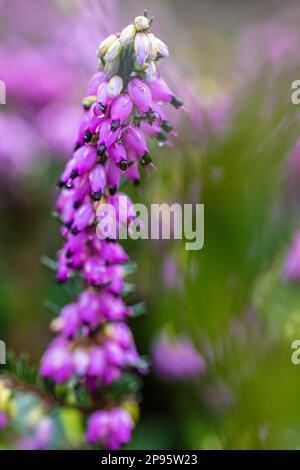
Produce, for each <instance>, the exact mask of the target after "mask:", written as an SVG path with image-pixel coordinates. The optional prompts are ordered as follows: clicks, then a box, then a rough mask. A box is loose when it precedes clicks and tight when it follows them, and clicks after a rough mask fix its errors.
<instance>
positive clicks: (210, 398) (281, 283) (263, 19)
mask: <svg viewBox="0 0 300 470" xmlns="http://www.w3.org/2000/svg"><path fill="white" fill-rule="evenodd" d="M298 3H299V2H297V1H296V0H295V1H285V2H284V4H283V2H281V1H276V0H269V1H251V2H247V3H244V2H243V3H242V2H240V1H238V0H235V1H234V0H231V1H229V0H228V1H225V0H224V1H221V0H213V1H212V0H197V1H196V0H185V1H184V2H182V1H179V0H164V2H161V1H159V0H148V1H147V2H146V1H137V0H122V1H121V0H119V1H118V0H110V1H103V0H82V1H76V0H52V1H50V0H40V1H37V0H26V1H25V0H0V8H1V15H0V79H1V80H4V81H5V83H6V87H7V97H6V100H7V103H6V105H1V106H0V218H1V222H0V226H1V230H0V337H1V339H3V340H5V342H6V344H7V346H8V348H9V349H13V350H15V351H17V352H22V351H28V352H29V354H30V357H31V360H32V362H38V360H39V358H40V356H41V355H42V353H43V351H44V349H45V346H46V344H47V343H48V341H49V339H50V333H49V331H48V324H49V321H50V320H51V318H53V315H54V314H55V313H56V311H55V309H56V306H57V305H62V304H63V303H64V302H65V301H66V300H67V299H68V292H66V291H65V290H64V289H62V288H61V287H60V286H57V285H56V284H55V281H54V279H53V277H54V276H53V273H52V272H51V271H50V272H49V270H48V269H46V268H45V266H44V265H43V263H41V257H42V256H43V255H48V256H50V257H55V253H56V251H57V250H58V248H59V246H60V239H59V235H58V223H57V221H56V220H55V219H54V218H52V217H51V211H52V207H53V204H54V201H55V198H56V196H57V190H56V182H57V179H58V176H59V174H60V172H61V169H62V167H63V165H64V162H65V161H66V159H67V158H69V156H70V154H71V151H72V148H73V143H74V138H75V135H76V126H77V123H78V119H79V115H80V102H81V97H82V96H83V94H84V90H85V86H86V83H87V80H88V78H89V76H90V75H91V74H92V73H93V72H94V71H95V68H96V59H95V50H96V48H97V46H98V44H99V42H100V41H101V40H102V39H103V38H104V37H105V36H106V35H107V34H109V33H111V32H113V31H117V30H119V29H120V28H121V27H122V26H124V25H126V24H128V22H129V21H130V20H131V19H132V18H133V17H134V16H136V15H137V14H141V13H142V12H143V10H144V8H148V9H149V10H150V13H151V14H153V15H154V16H155V24H154V31H155V32H156V33H157V34H158V35H159V36H160V37H161V38H162V39H163V40H164V41H165V42H166V43H167V44H168V45H169V48H170V52H171V57H170V58H169V59H168V60H166V61H165V64H164V65H163V69H164V70H163V73H164V75H165V77H166V79H167V80H168V81H169V82H170V84H171V85H172V87H173V88H174V89H175V90H176V92H177V93H178V95H180V96H182V97H183V99H184V100H185V103H186V108H187V110H188V113H182V114H181V115H180V117H178V116H176V117H175V116H171V117H172V118H175V119H176V121H175V123H176V128H177V130H178V138H177V139H176V146H175V147H174V148H172V149H171V150H170V149H168V148H167V149H164V148H162V149H160V148H158V146H155V145H154V146H153V147H152V148H151V154H152V157H153V160H154V161H155V163H156V165H157V167H158V172H157V173H156V174H155V175H154V176H152V177H151V178H147V180H146V181H145V184H144V185H143V187H142V188H141V189H139V191H136V190H135V189H131V190H130V194H131V196H132V198H133V200H134V201H135V202H144V203H146V204H150V203H152V202H169V203H172V202H181V203H203V204H205V246H204V248H203V249H202V250H201V251H199V252H193V251H186V250H185V245H184V241H182V242H180V241H172V240H170V241H166V240H163V241H150V240H149V241H145V240H144V241H135V242H128V250H129V252H130V254H131V257H132V258H133V259H134V260H136V261H137V262H138V265H139V270H138V274H137V275H136V278H135V281H136V282H137V285H138V289H137V294H136V296H137V299H138V300H143V299H144V300H145V301H146V305H147V314H146V315H143V316H141V317H139V318H137V319H135V320H134V321H132V327H133V330H134V333H135V337H136V341H137V344H138V347H139V350H140V351H141V353H143V354H146V355H149V356H150V360H151V361H152V364H153V367H152V368H151V372H150V374H149V375H148V376H147V377H146V378H145V380H144V387H143V397H142V399H141V419H140V422H139V425H138V428H137V431H136V432H135V435H134V440H133V443H132V444H131V447H132V448H140V449H166V448H172V449H256V448H262V449H265V448H274V449H278V448H298V447H299V446H300V408H299V406H298V396H299V393H300V365H299V366H298V367H297V366H296V365H293V364H292V362H291V354H292V349H291V344H292V342H293V341H294V340H295V339H300V285H299V283H298V280H299V279H300V241H299V238H297V232H298V230H299V209H300V191H299V187H298V185H299V183H300V143H299V142H298V138H299V135H300V114H299V107H297V106H295V105H292V103H291V84H292V82H293V81H294V80H297V79H300V59H299V57H300V54H299V51H300V30H299V19H300V7H299V5H298ZM177 114H178V113H177Z"/></svg>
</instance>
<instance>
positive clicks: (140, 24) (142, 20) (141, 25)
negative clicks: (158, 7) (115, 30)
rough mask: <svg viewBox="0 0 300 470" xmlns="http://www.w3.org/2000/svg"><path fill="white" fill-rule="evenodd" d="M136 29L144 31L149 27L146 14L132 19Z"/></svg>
mask: <svg viewBox="0 0 300 470" xmlns="http://www.w3.org/2000/svg"><path fill="white" fill-rule="evenodd" d="M134 26H135V27H136V29H137V31H146V30H147V29H149V27H150V21H149V20H148V18H146V16H137V17H136V18H135V20H134Z"/></svg>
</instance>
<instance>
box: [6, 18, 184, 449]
mask: <svg viewBox="0 0 300 470" xmlns="http://www.w3.org/2000/svg"><path fill="white" fill-rule="evenodd" d="M152 21H153V18H149V16H148V13H147V12H145V13H144V15H143V16H138V17H136V18H135V19H134V21H133V22H132V23H131V24H130V25H128V26H127V27H126V28H124V29H123V30H122V31H121V33H117V34H112V35H110V36H109V37H108V38H106V39H105V40H104V41H102V42H101V44H100V46H99V48H98V51H97V56H98V59H99V71H98V72H96V73H95V74H94V75H93V77H92V78H91V80H90V81H89V83H88V87H87V94H86V96H85V97H84V99H83V104H82V105H83V113H82V118H81V121H80V125H79V132H78V136H77V141H76V142H75V150H74V153H73V156H72V158H71V159H70V160H69V161H68V162H67V164H66V166H65V169H64V171H63V172H62V174H61V176H60V179H59V187H60V188H61V189H60V195H59V197H58V200H57V203H56V208H55V211H56V215H57V216H58V218H59V219H60V221H61V224H62V225H61V236H62V238H63V247H62V249H61V250H60V251H59V254H58V261H57V263H56V262H54V261H51V260H49V259H48V258H44V261H45V263H46V264H48V265H49V267H53V268H54V269H55V270H56V279H57V281H58V282H59V283H69V284H70V285H72V286H73V289H74V292H75V297H74V300H73V301H72V302H71V303H69V304H67V305H65V306H64V307H63V308H62V309H61V311H60V313H59V315H58V317H57V318H56V319H54V320H53V321H52V323H51V329H52V331H53V332H54V333H56V337H55V339H54V340H53V341H52V342H51V343H50V345H49V347H48V349H47V351H46V352H45V353H44V355H43V357H42V360H41V366H40V370H39V374H40V375H39V374H37V373H36V372H35V371H31V370H30V369H28V370H27V368H26V367H25V365H24V363H23V362H22V361H21V360H15V359H14V358H13V357H11V358H9V367H8V370H9V369H10V374H9V373H7V376H6V378H5V379H4V380H3V381H2V382H1V384H2V385H1V386H2V388H3V391H2V393H3V394H4V397H5V400H4V405H3V407H2V408H1V412H2V413H3V414H2V415H1V417H2V419H1V423H2V425H1V427H2V428H6V427H8V428H9V424H10V421H13V420H14V418H15V419H17V418H18V403H19V401H20V400H21V405H20V406H22V397H23V398H24V396H25V398H24V399H26V393H25V392H28V393H30V395H31V396H32V400H33V403H35V401H36V399H37V398H39V401H40V402H41V404H40V405H39V407H40V413H39V414H38V415H37V416H35V419H34V420H33V421H32V423H33V424H32V426H31V427H32V429H31V434H30V436H31V437H30V439H27V440H26V439H21V440H19V441H18V442H19V445H20V446H21V447H22V446H23V447H31V448H45V447H47V446H48V445H49V444H50V441H51V435H52V432H53V427H54V424H53V422H52V421H53V420H51V418H50V417H49V416H48V417H47V416H46V415H47V414H48V413H49V409H51V407H54V408H57V407H58V408H61V407H73V408H74V409H75V411H77V412H81V413H82V414H83V416H84V421H85V422H86V430H85V431H84V434H85V440H86V443H87V444H89V445H97V446H101V447H104V448H108V449H119V448H120V447H122V446H123V445H125V444H127V443H128V442H129V441H130V440H131V435H132V431H133V429H134V427H135V420H136V418H137V414H138V400H137V399H138V397H137V392H138V389H139V380H138V378H137V375H136V373H137V372H138V373H140V374H143V373H145V372H146V371H147V362H146V361H145V360H144V359H143V358H142V357H141V356H140V355H139V354H138V352H137V350H136V347H135V344H134V339H133V335H132V333H131V330H130V327H129V325H128V321H129V320H130V319H131V318H132V317H134V316H135V315H137V314H140V313H141V309H142V306H141V305H140V304H138V305H132V304H131V302H130V297H129V295H130V293H131V292H132V285H131V284H128V283H127V282H126V281H125V278H126V276H127V275H128V274H130V273H132V271H133V270H134V268H135V267H134V264H133V263H132V262H130V259H129V256H128V255H127V253H126V252H125V250H124V249H123V247H122V246H121V244H120V243H119V242H118V233H119V232H118V233H117V236H116V237H106V238H105V237H101V238H100V237H99V236H98V234H97V223H99V220H100V218H101V216H102V215H103V214H102V208H103V207H104V206H105V203H107V202H109V203H110V204H111V205H112V206H113V207H115V209H116V213H117V222H118V225H119V230H120V229H121V226H127V225H128V224H129V223H130V222H131V221H132V220H134V219H135V218H136V214H135V213H134V211H133V210H131V207H132V202H131V200H130V199H129V198H128V197H127V196H126V195H125V194H124V193H123V192H120V187H121V185H123V184H124V183H125V181H126V180H127V181H129V182H132V183H134V185H138V184H139V183H140V180H141V176H140V172H141V171H145V172H147V173H149V170H150V169H155V165H154V163H153V162H152V159H151V157H150V153H149V150H148V144H147V139H146V137H151V138H155V139H156V140H157V142H158V144H159V145H160V146H161V145H163V144H169V143H170V136H172V134H174V132H173V127H172V125H171V123H170V122H169V120H168V119H167V116H166V114H165V111H164V110H163V105H164V104H167V103H170V104H171V105H173V106H174V107H175V108H177V109H179V108H182V107H183V103H182V101H181V100H180V99H179V98H177V97H176V96H175V94H174V93H173V92H172V90H171V89H170V88H169V86H168V85H167V83H166V82H165V81H164V79H163V78H162V77H161V76H160V74H159V71H158V63H159V61H160V60H161V59H163V58H165V57H167V56H168V55H169V52H168V48H167V46H166V45H165V44H164V43H163V42H162V41H161V40H160V39H158V38H157V37H156V36H155V35H154V34H153V33H152V32H150V27H151V25H152ZM124 199H125V202H126V204H125V203H124ZM20 361H21V362H20ZM14 387H16V389H17V390H21V391H18V392H17V393H16V394H15V393H14V392H13V390H12V389H13V388H14ZM15 395H17V396H15ZM20 396H21V398H20ZM14 400H15V401H16V404H15V406H14ZM11 404H12V405H11ZM32 406H33V408H34V405H32ZM49 407H50V408H49ZM12 409H13V411H12ZM28 413H29V415H30V414H31V413H33V414H34V410H33V411H29V412H28ZM75 416H77V415H75ZM28 419H29V418H28ZM77 419H79V418H77ZM27 434H28V433H27Z"/></svg>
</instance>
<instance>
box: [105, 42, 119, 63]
mask: <svg viewBox="0 0 300 470" xmlns="http://www.w3.org/2000/svg"><path fill="white" fill-rule="evenodd" d="M121 51H122V46H121V43H120V41H119V39H115V40H114V42H113V43H112V44H111V45H110V46H109V48H108V51H107V53H106V54H105V57H104V60H105V61H106V62H112V61H113V60H115V59H116V58H117V57H118V56H119V55H120V54H121Z"/></svg>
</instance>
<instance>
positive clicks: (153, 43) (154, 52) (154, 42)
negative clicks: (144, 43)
mask: <svg viewBox="0 0 300 470" xmlns="http://www.w3.org/2000/svg"><path fill="white" fill-rule="evenodd" d="M147 36H148V39H149V41H150V46H151V47H150V57H151V59H156V56H157V53H158V44H157V41H158V40H157V38H156V36H154V34H153V33H148V34H147Z"/></svg>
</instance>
